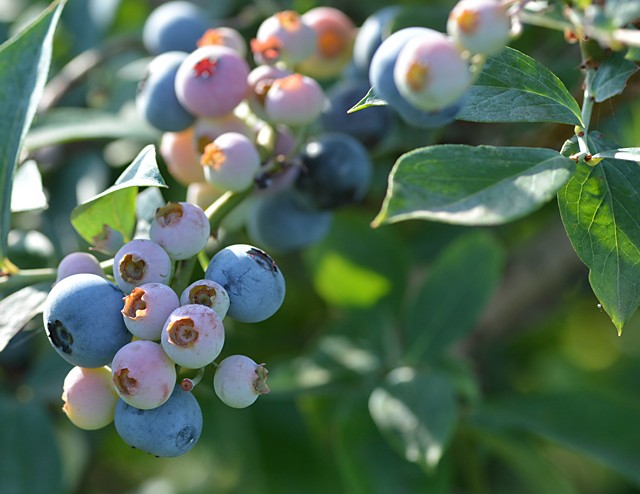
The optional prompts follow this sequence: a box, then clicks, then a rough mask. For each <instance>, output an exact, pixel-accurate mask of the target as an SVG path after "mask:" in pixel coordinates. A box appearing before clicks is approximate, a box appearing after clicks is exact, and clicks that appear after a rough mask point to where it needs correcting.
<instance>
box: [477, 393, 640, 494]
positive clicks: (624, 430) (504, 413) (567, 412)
mask: <svg viewBox="0 0 640 494" xmlns="http://www.w3.org/2000/svg"><path fill="white" fill-rule="evenodd" d="M639 414H640V403H639V402H638V401H637V400H632V399H627V398H621V397H618V396H611V395H603V394H600V393H597V394H596V393H590V392H586V391H580V390H566V391H563V392H562V393H549V394H539V395H529V396H524V397H517V398H512V399H509V400H504V401H501V402H498V403H494V404H491V405H485V406H484V407H483V408H480V409H479V410H478V411H477V412H476V413H475V414H474V415H472V421H473V422H474V423H476V424H480V425H481V426H483V427H489V428H496V429H498V430H501V429H504V428H508V429H513V430H516V431H526V432H529V433H532V434H535V435H537V436H542V437H544V438H547V439H549V440H551V441H555V442H557V443H559V444H561V445H563V446H565V447H567V448H570V449H573V450H575V451H578V452H580V453H582V454H585V455H587V456H590V457H592V458H595V459H596V460H599V461H601V462H602V463H604V464H606V465H608V466H609V467H610V468H612V469H613V470H615V471H616V472H619V473H620V474H622V475H624V476H626V477H627V478H629V479H630V480H632V481H633V482H635V483H636V484H637V485H640V468H638V465H640V449H638V441H637V436H636V434H633V433H630V431H635V427H636V425H635V424H636V423H637V418H638V415H639Z"/></svg>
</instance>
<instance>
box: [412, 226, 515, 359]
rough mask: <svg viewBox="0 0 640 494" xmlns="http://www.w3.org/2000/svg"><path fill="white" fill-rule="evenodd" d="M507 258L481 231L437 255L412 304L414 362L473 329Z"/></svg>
mask: <svg viewBox="0 0 640 494" xmlns="http://www.w3.org/2000/svg"><path fill="white" fill-rule="evenodd" d="M504 258H505V253H504V251H503V249H502V248H501V246H500V245H499V244H498V243H497V242H496V241H495V240H494V239H493V237H491V236H490V235H489V234H487V233H483V232H477V233H471V234H468V235H465V236H463V237H461V238H459V239H457V240H455V241H454V242H452V243H451V244H450V245H449V246H448V247H447V249H446V250H445V251H444V253H443V254H442V255H441V256H440V257H439V258H438V259H436V261H435V262H434V263H433V265H432V266H431V269H430V270H429V275H428V277H427V279H426V281H425V282H424V284H423V285H422V287H420V289H419V291H418V294H417V297H416V298H415V300H414V301H413V303H412V304H411V306H410V308H409V310H410V312H409V317H408V321H407V336H406V345H407V360H408V361H409V362H410V363H411V364H417V363H418V362H419V361H420V360H421V359H423V358H425V357H427V358H428V357H433V356H437V355H438V354H440V353H441V352H442V351H444V350H445V349H446V348H447V347H448V346H449V345H450V344H451V343H453V342H455V341H456V340H458V339H459V338H461V337H463V336H464V335H465V334H466V333H467V332H468V331H469V330H470V329H472V327H473V324H474V323H475V322H476V320H477V319H478V317H479V316H480V314H481V313H482V310H483V309H484V307H485V306H486V304H487V303H488V302H489V300H490V298H491V296H492V295H493V293H494V291H495V289H496V288H497V286H498V283H499V282H500V279H501V277H502V271H503V267H504Z"/></svg>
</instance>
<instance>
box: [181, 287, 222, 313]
mask: <svg viewBox="0 0 640 494" xmlns="http://www.w3.org/2000/svg"><path fill="white" fill-rule="evenodd" d="M187 304H200V305H206V306H207V307H210V308H211V309H213V310H214V311H215V312H216V314H218V316H219V317H220V320H222V319H224V317H225V316H226V315H227V311H228V310H229V294H228V293H227V291H226V290H225V289H224V288H223V287H222V286H221V285H219V284H218V283H216V282H215V281H211V280H206V279H205V280H197V281H194V282H193V283H191V284H190V285H189V286H188V287H187V288H185V289H184V291H183V292H182V294H181V295H180V305H187Z"/></svg>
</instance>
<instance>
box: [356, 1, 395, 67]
mask: <svg viewBox="0 0 640 494" xmlns="http://www.w3.org/2000/svg"><path fill="white" fill-rule="evenodd" d="M399 12H400V6H398V5H390V6H387V7H384V8H382V9H380V10H378V11H376V12H374V13H373V14H371V15H370V16H369V17H367V18H366V19H365V21H364V23H363V24H362V26H361V27H360V29H359V30H358V34H357V35H356V39H355V42H354V45H353V63H354V65H355V66H356V68H357V69H358V70H359V71H360V72H361V73H362V74H368V73H369V65H370V64H371V59H372V58H373V54H374V53H375V51H376V50H377V49H378V47H379V46H380V44H382V41H384V39H385V38H386V37H387V36H389V33H390V25H391V23H392V21H393V19H394V18H395V17H396V16H397V15H398V13H399Z"/></svg>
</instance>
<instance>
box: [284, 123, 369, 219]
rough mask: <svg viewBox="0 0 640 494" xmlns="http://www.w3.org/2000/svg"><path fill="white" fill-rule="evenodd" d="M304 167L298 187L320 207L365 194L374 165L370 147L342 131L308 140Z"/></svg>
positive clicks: (349, 202) (346, 201) (313, 205)
mask: <svg viewBox="0 0 640 494" xmlns="http://www.w3.org/2000/svg"><path fill="white" fill-rule="evenodd" d="M300 159H301V161H302V170H301V172H300V175H299V176H298V179H297V180H296V184H295V185H296V189H297V190H298V191H300V192H301V193H302V194H301V196H302V197H303V198H304V199H305V200H306V202H307V203H308V204H309V205H310V206H312V207H314V208H317V209H335V208H337V207H340V206H344V205H347V204H351V203H355V202H358V201H360V200H362V198H363V197H364V195H365V194H366V193H367V190H368V189H369V185H370V183H371V176H372V174H373V166H372V164H371V159H370V158H369V153H368V152H367V149H366V148H365V147H364V146H363V145H362V144H361V143H360V142H359V141H357V140H356V139H354V138H353V137H351V136H349V135H347V134H340V133H329V134H323V135H321V136H319V137H317V138H315V139H313V140H312V141H310V142H308V143H307V144H306V145H305V146H304V148H303V150H302V153H301V154H300Z"/></svg>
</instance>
